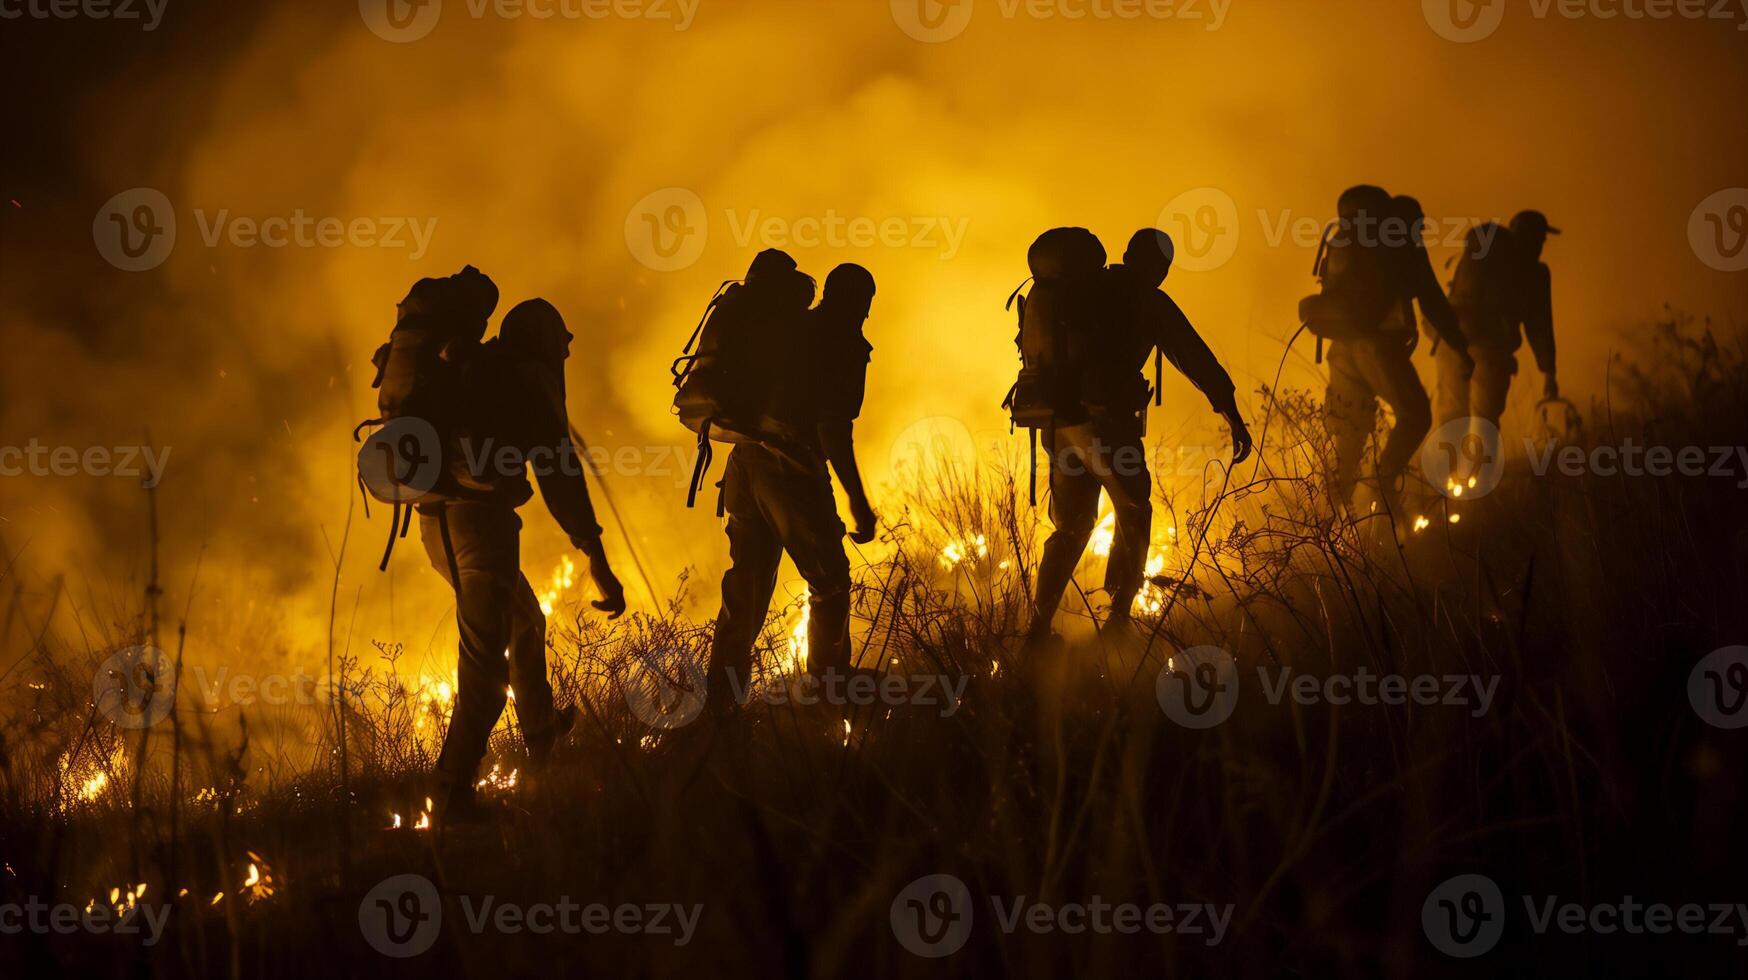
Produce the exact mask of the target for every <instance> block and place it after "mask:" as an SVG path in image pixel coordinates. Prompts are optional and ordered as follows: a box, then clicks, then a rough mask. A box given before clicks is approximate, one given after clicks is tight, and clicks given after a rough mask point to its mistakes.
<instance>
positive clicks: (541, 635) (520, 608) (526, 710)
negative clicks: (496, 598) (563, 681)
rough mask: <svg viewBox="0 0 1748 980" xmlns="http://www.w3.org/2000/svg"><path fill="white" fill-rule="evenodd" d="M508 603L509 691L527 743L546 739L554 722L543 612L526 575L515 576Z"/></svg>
mask: <svg viewBox="0 0 1748 980" xmlns="http://www.w3.org/2000/svg"><path fill="white" fill-rule="evenodd" d="M514 594H515V601H514V603H513V604H512V605H511V607H510V691H511V693H513V694H514V695H515V697H516V718H517V720H518V721H520V722H521V724H522V738H523V740H524V741H525V742H527V743H529V744H538V743H540V742H541V741H542V740H543V739H545V738H546V737H547V736H548V735H549V733H551V732H552V730H553V728H554V727H556V724H557V713H556V711H555V710H554V706H553V699H552V683H551V682H550V681H549V680H547V677H546V614H545V613H542V612H541V611H540V599H539V598H538V597H537V596H535V594H534V587H533V586H532V585H529V584H528V578H527V576H518V577H517V579H516V589H515V593H514Z"/></svg>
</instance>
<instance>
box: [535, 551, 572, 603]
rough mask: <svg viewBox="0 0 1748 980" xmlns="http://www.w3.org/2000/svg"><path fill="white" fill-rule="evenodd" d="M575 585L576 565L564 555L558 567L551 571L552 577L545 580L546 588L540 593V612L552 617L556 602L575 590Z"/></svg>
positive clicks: (569, 557)
mask: <svg viewBox="0 0 1748 980" xmlns="http://www.w3.org/2000/svg"><path fill="white" fill-rule="evenodd" d="M576 584H577V563H576V562H574V561H572V560H571V556H569V555H565V556H564V557H563V558H561V559H559V563H558V567H557V568H554V569H553V570H552V577H551V578H549V579H548V580H547V583H546V588H545V589H543V590H541V592H540V611H541V612H543V613H545V614H546V615H548V616H550V615H552V611H553V610H554V609H556V608H558V600H560V599H562V598H564V596H565V594H566V593H568V592H570V590H571V589H572V588H575V587H576Z"/></svg>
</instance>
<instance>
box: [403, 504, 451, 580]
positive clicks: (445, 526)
mask: <svg viewBox="0 0 1748 980" xmlns="http://www.w3.org/2000/svg"><path fill="white" fill-rule="evenodd" d="M412 522H413V508H411V507H408V508H407V523H408V524H411V523H412ZM437 530H438V533H440V534H441V535H442V536H443V557H444V558H445V559H446V560H447V561H448V562H449V575H450V579H449V580H450V581H451V582H453V583H455V593H456V596H457V598H458V599H459V597H460V595H461V567H460V566H459V565H457V564H456V562H455V541H454V540H453V539H452V538H450V536H449V505H448V504H438V505H437Z"/></svg>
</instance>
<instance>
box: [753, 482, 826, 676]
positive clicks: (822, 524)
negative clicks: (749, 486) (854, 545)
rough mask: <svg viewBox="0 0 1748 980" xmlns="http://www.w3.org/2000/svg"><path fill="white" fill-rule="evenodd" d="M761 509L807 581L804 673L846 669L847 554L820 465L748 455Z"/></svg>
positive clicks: (797, 569)
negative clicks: (812, 465) (805, 664)
mask: <svg viewBox="0 0 1748 980" xmlns="http://www.w3.org/2000/svg"><path fill="white" fill-rule="evenodd" d="M748 462H749V464H750V466H749V469H751V470H752V471H753V472H754V473H755V474H756V481H755V483H756V486H757V488H758V490H759V502H760V506H761V508H762V510H763V512H764V514H765V520H766V521H767V523H769V525H770V526H771V527H772V528H773V529H775V531H776V535H777V538H778V540H779V541H780V542H781V543H782V547H783V550H784V551H786V552H788V553H789V560H790V561H793V562H794V563H795V571H796V572H797V573H799V574H800V575H801V579H802V581H804V582H806V583H807V603H808V618H807V672H808V673H809V674H812V675H813V676H815V677H824V676H826V675H827V674H829V673H833V672H836V673H838V674H844V673H847V672H848V671H849V669H850V556H849V554H848V553H847V552H845V551H844V522H843V519H842V518H840V517H839V516H838V505H837V498H836V497H834V496H833V495H832V486H831V476H830V474H828V473H827V472H826V470H825V465H824V463H823V462H822V463H820V464H819V468H818V469H813V468H810V467H802V466H797V465H796V464H794V463H792V462H788V461H785V460H782V459H779V458H778V457H776V456H774V455H771V454H770V453H762V454H761V455H759V456H749V460H748Z"/></svg>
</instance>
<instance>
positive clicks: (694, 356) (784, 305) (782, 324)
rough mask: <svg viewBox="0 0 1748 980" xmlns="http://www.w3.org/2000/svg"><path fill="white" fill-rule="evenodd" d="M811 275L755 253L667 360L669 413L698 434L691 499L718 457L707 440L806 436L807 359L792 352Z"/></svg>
mask: <svg viewBox="0 0 1748 980" xmlns="http://www.w3.org/2000/svg"><path fill="white" fill-rule="evenodd" d="M813 297H814V282H813V280H812V279H811V278H810V277H808V276H807V275H806V274H804V273H802V272H801V271H800V270H799V269H798V268H797V267H796V264H795V260H794V259H793V258H790V257H789V256H788V255H787V254H785V253H783V252H781V251H778V250H776V249H766V250H765V251H763V252H760V253H759V254H758V256H757V257H755V258H754V259H753V263H752V266H751V267H750V268H749V269H748V270H747V277H746V279H744V280H730V281H729V282H725V283H723V284H722V286H721V287H719V288H718V289H717V291H716V294H715V295H714V296H712V297H711V299H710V302H709V304H708V305H706V306H705V308H704V316H703V317H702V318H701V319H700V320H699V322H698V326H697V328H696V329H694V330H693V331H692V336H691V339H689V340H687V341H686V346H685V348H684V349H683V350H682V351H681V353H680V356H679V357H678V358H676V359H675V360H674V363H673V365H672V366H671V367H670V368H669V373H670V374H672V375H673V383H674V387H675V388H676V389H678V390H677V391H676V392H675V395H674V405H673V411H674V414H675V415H677V416H679V419H680V423H681V424H682V425H684V426H685V427H686V428H688V429H690V430H691V431H693V432H695V433H697V435H698V462H697V464H696V465H695V466H694V468H693V471H692V482H691V485H690V487H689V488H688V489H687V491H686V506H687V507H692V506H695V505H696V504H697V502H698V492H699V491H700V490H701V489H703V487H704V481H705V478H706V475H707V474H708V473H709V471H710V464H711V462H712V460H713V459H714V457H715V452H714V450H713V449H712V446H711V444H712V443H713V442H720V443H723V444H725V445H740V444H743V443H757V444H761V445H767V446H772V447H782V446H789V445H794V444H796V443H798V442H801V441H803V440H804V434H803V429H804V427H805V424H806V420H805V419H802V418H799V417H797V416H798V412H797V411H796V410H795V408H794V406H795V405H796V404H797V401H798V399H797V398H796V388H797V386H799V385H801V384H804V383H805V379H804V378H803V377H802V372H803V371H805V370H806V367H805V365H800V364H797V363H795V361H794V357H795V353H796V350H797V347H798V345H799V341H800V338H801V327H802V317H803V315H804V314H805V313H806V312H807V309H808V307H810V306H812V305H813Z"/></svg>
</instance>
